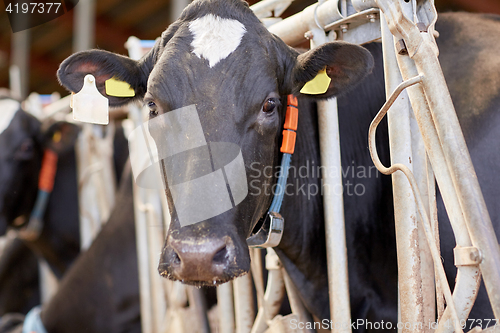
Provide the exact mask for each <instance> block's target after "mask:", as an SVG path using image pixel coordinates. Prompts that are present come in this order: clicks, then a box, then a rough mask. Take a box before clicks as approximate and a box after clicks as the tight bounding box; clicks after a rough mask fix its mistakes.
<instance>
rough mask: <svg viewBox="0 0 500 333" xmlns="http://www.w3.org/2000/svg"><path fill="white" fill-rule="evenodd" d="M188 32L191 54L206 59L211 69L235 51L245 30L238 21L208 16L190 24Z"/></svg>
mask: <svg viewBox="0 0 500 333" xmlns="http://www.w3.org/2000/svg"><path fill="white" fill-rule="evenodd" d="M189 31H191V33H192V34H193V35H194V39H193V42H192V43H191V46H192V47H193V53H194V54H196V55H197V56H198V58H201V57H203V58H205V59H207V60H208V65H209V66H210V68H211V67H214V66H215V65H216V64H217V63H218V62H219V61H221V60H222V59H225V58H227V57H228V56H229V55H230V54H231V53H232V52H233V51H234V50H236V48H237V47H238V45H240V42H241V38H242V37H243V35H244V34H245V32H246V31H247V30H246V29H245V26H244V25H243V24H241V22H239V21H236V20H231V19H225V18H221V17H219V16H215V15H212V14H208V15H205V16H203V17H200V18H197V19H196V20H194V21H192V22H190V23H189Z"/></svg>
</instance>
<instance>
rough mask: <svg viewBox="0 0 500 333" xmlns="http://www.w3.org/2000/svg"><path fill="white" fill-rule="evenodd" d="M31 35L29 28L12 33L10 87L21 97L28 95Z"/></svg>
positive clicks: (13, 92)
mask: <svg viewBox="0 0 500 333" xmlns="http://www.w3.org/2000/svg"><path fill="white" fill-rule="evenodd" d="M30 35H31V34H30V30H29V29H26V30H23V31H19V32H16V33H14V34H12V55H11V59H12V60H11V69H10V80H11V81H10V88H11V90H12V95H13V97H15V98H19V99H25V98H26V97H27V96H28V88H29V53H30Z"/></svg>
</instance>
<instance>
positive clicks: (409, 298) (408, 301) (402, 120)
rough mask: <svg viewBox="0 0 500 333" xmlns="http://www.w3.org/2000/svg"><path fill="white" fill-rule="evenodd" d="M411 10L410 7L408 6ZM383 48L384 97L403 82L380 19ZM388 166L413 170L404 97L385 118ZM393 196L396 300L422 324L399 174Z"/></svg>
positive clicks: (411, 202)
mask: <svg viewBox="0 0 500 333" xmlns="http://www.w3.org/2000/svg"><path fill="white" fill-rule="evenodd" d="M409 6H410V9H411V4H410V5H409ZM380 22H381V29H382V47H383V54H384V74H385V80H386V94H387V96H389V95H390V94H391V93H392V91H394V90H395V88H396V87H397V86H398V85H399V84H400V83H401V82H402V78H401V74H400V72H399V68H398V65H397V61H396V53H395V49H394V39H393V36H392V34H391V32H390V31H389V28H388V26H387V22H386V20H385V18H384V17H383V16H382V17H381V19H380ZM387 117H388V119H387V121H388V127H389V141H390V153H391V164H396V163H402V164H404V165H406V166H407V167H408V168H410V170H412V165H411V160H412V152H411V128H410V105H409V101H408V97H407V96H406V94H404V93H403V94H401V95H400V96H399V97H398V99H397V101H396V102H395V103H394V105H393V106H392V108H391V110H390V111H389V112H388V115H387ZM392 182H393V193H394V218H395V222H396V242H397V253H398V277H399V300H400V312H401V322H403V323H423V304H422V298H421V297H422V295H421V290H422V280H421V276H422V273H421V262H420V250H419V242H418V239H419V237H418V224H417V211H416V206H415V199H414V198H413V193H412V190H411V187H410V185H409V183H408V180H407V179H406V177H405V176H404V175H403V174H402V173H395V174H393V175H392ZM402 331H403V332H410V331H411V332H422V331H423V327H420V326H419V325H418V324H417V325H415V326H412V327H410V329H408V327H407V326H403V328H402Z"/></svg>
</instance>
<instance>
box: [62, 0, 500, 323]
mask: <svg viewBox="0 0 500 333" xmlns="http://www.w3.org/2000/svg"><path fill="white" fill-rule="evenodd" d="M498 25H499V23H498V18H497V17H494V16H470V15H467V14H460V15H443V16H442V18H441V19H440V23H439V25H438V27H437V28H438V30H439V31H440V33H441V37H440V39H439V41H440V47H441V61H442V63H443V69H444V71H445V74H446V76H447V78H448V81H449V84H450V91H451V94H452V96H453V98H454V100H455V103H456V107H457V113H458V115H459V118H460V120H461V122H462V126H463V129H464V133H465V135H466V139H467V141H468V144H469V146H471V147H473V148H474V149H473V151H472V158H473V161H474V163H475V165H476V167H477V173H478V177H479V179H480V182H481V185H482V186H483V188H484V189H485V190H486V193H487V194H486V195H485V197H486V200H487V205H488V208H489V209H490V212H491V216H492V218H493V222H494V224H495V228H496V229H498V215H499V214H498V208H496V207H495V202H498V199H499V197H500V194H499V192H498V186H497V184H498V178H495V177H494V175H489V174H488V173H486V171H487V170H492V169H493V168H497V167H498V165H500V161H499V158H500V157H499V156H498V154H489V155H488V158H487V159H482V158H481V157H482V156H485V153H486V151H485V150H486V149H488V147H496V146H498V143H499V136H498V135H495V129H498V126H500V123H499V121H500V119H499V116H498V113H495V111H496V110H497V109H498V105H499V103H498V102H500V101H499V96H498V82H499V80H498V73H499V71H498V69H499V68H498V67H499V66H500V64H499V63H498V62H495V60H494V58H493V55H495V54H498V45H497V44H496V43H495V42H494V40H495V38H496V39H498V31H500V29H498ZM476 28H477V29H478V30H479V31H482V34H481V38H478V35H477V34H474V32H473V31H474V29H476ZM486 31H488V33H486ZM205 33H207V35H205ZM471 36H475V37H474V38H473V37H471ZM465 41H468V43H467V44H465V43H466V42H465ZM367 48H368V49H369V50H370V52H371V54H372V55H373V57H372V56H370V53H369V52H367V51H366V49H363V48H360V47H357V46H353V45H349V44H346V43H342V42H335V43H329V44H325V45H323V46H321V47H319V48H317V49H315V50H312V51H309V52H306V53H304V54H301V55H299V54H298V53H297V52H296V51H294V50H293V49H291V48H289V47H287V46H286V45H284V43H283V42H282V41H281V40H279V39H278V38H276V37H275V36H273V35H271V34H270V33H268V32H267V30H266V29H265V28H264V26H263V25H261V24H260V22H259V21H258V20H257V18H256V17H255V16H254V15H253V13H252V12H251V11H250V9H249V8H248V5H247V4H246V3H244V2H241V1H238V0H230V1H217V0H200V1H195V2H194V3H193V4H192V5H190V6H189V7H188V8H187V9H186V10H185V11H184V13H183V14H182V16H181V17H180V19H179V20H178V21H176V22H175V23H174V24H172V25H171V26H170V27H169V28H168V29H167V30H166V31H165V32H164V33H163V35H162V37H161V39H160V40H159V41H158V42H157V43H156V45H155V47H154V48H153V50H152V51H151V52H150V53H149V54H148V55H146V56H145V57H144V58H143V59H142V60H140V61H138V62H136V61H133V60H131V59H128V58H126V57H122V56H119V55H116V54H112V53H109V52H106V51H101V50H93V51H85V52H81V53H77V54H75V55H73V56H71V57H69V58H68V59H66V60H65V61H64V62H63V63H62V65H61V67H60V69H59V72H58V75H59V79H60V81H61V83H62V84H63V85H65V86H66V87H67V88H68V89H69V90H71V91H73V92H78V91H79V90H80V89H81V87H82V85H83V78H84V76H85V75H87V74H89V73H90V74H93V75H94V76H95V77H96V80H97V87H98V88H99V89H100V91H101V93H102V94H103V95H104V96H107V95H106V92H105V88H104V86H105V85H104V81H106V80H107V79H109V78H111V77H115V78H118V79H119V80H122V81H125V82H127V83H128V84H130V86H131V87H132V88H133V89H134V90H135V93H136V97H138V98H141V97H143V96H145V102H146V104H147V105H148V106H149V107H150V118H151V119H152V120H154V119H156V118H157V117H159V116H163V115H165V114H169V112H175V111H176V110H178V109H179V108H181V107H184V106H188V105H193V104H195V105H196V109H197V112H198V116H199V118H200V121H201V125H202V127H203V131H204V136H205V138H206V141H208V142H209V143H210V142H232V143H235V144H237V145H238V146H239V147H240V148H241V150H242V153H243V158H244V161H245V166H246V168H247V169H246V171H247V180H248V182H249V183H250V180H254V181H255V180H256V182H254V183H253V184H254V186H253V187H250V186H249V190H250V193H249V195H248V196H247V197H246V198H245V199H244V200H243V202H241V203H240V204H239V205H236V207H235V208H233V209H231V210H229V211H226V212H224V213H222V214H220V215H218V216H216V217H213V218H209V219H206V220H204V221H202V222H200V223H196V224H191V225H187V226H183V227H181V224H180V221H179V218H178V212H177V211H176V206H175V205H174V201H175V200H174V198H173V196H172V188H171V187H167V189H166V190H167V191H166V192H167V199H168V201H169V206H170V209H171V211H172V221H173V222H172V224H171V228H170V230H169V235H168V237H167V240H166V243H165V247H164V249H163V256H162V259H161V262H160V265H159V270H160V273H161V274H163V275H165V276H168V277H169V278H172V279H178V280H183V281H184V282H186V283H191V284H198V285H200V284H201V285H203V284H210V285H212V284H213V283H214V282H215V283H221V282H224V281H227V280H229V279H232V278H234V277H236V276H238V275H241V274H243V273H244V272H246V271H248V269H249V256H248V248H247V246H246V242H245V240H246V238H247V237H248V236H250V235H251V233H252V230H253V228H254V226H255V225H256V224H257V222H258V221H259V219H261V217H262V216H263V215H264V214H265V212H266V210H267V209H268V207H269V204H270V202H271V199H272V198H271V196H270V195H269V191H266V189H267V188H268V187H269V186H270V185H272V184H273V182H275V180H276V179H275V177H274V175H271V176H266V175H265V174H264V172H263V171H264V170H265V168H266V167H276V166H277V165H278V163H279V162H278V161H279V157H280V153H279V143H280V142H281V128H282V123H283V117H284V115H283V109H284V108H283V107H282V105H283V104H284V103H285V100H286V99H285V97H286V95H287V94H289V93H294V94H297V95H300V96H301V97H305V96H302V95H301V94H300V93H299V90H300V89H301V87H302V86H303V85H304V84H305V83H306V82H308V81H309V80H311V79H312V78H313V77H315V76H316V74H317V73H318V72H319V71H320V70H322V69H324V68H325V67H326V72H327V74H328V76H330V77H331V78H332V81H331V83H330V86H329V89H328V91H327V92H326V93H325V94H322V95H318V96H316V97H317V98H328V97H330V96H332V95H341V94H343V95H342V96H341V98H340V99H339V114H340V115H339V117H340V124H341V133H340V135H341V145H342V161H343V167H344V170H350V169H348V167H351V168H352V167H364V168H366V169H367V170H369V169H370V166H372V162H371V159H370V157H369V154H368V151H367V144H366V142H367V129H368V125H369V123H370V122H371V119H372V117H373V116H374V115H375V113H376V112H377V111H378V109H379V108H380V106H381V105H382V104H383V102H384V100H385V98H384V95H385V93H384V86H383V81H382V77H383V74H382V70H381V50H380V47H379V45H377V44H373V45H370V46H367ZM481 62H487V63H488V65H484V66H482V65H481ZM374 64H375V66H374ZM458 64H460V65H458ZM373 66H374V67H373ZM372 67H373V75H370V76H368V78H367V79H366V80H365V81H363V82H362V83H361V84H360V85H358V87H357V89H356V90H355V91H353V90H352V88H353V87H354V86H355V85H357V84H359V82H360V81H362V80H363V78H364V77H365V76H366V75H367V74H368V73H369V72H370V71H371V70H372ZM482 80H485V81H483V82H486V83H481V82H482ZM478 87H481V88H484V89H480V88H478ZM349 90H351V92H350V93H347V91H349ZM107 97H108V98H109V101H110V104H111V105H112V106H117V105H122V104H125V103H127V102H130V101H131V100H132V99H133V98H121V97H114V96H107ZM473 101H477V102H479V103H475V104H471V102H473ZM299 108H300V109H301V116H300V126H299V130H298V132H297V147H296V151H295V155H294V158H293V160H292V166H293V167H294V168H295V169H296V170H298V169H299V167H301V166H303V165H307V163H309V165H316V166H317V165H320V157H319V152H318V130H317V118H316V114H315V112H314V108H313V109H311V104H310V103H308V102H307V100H306V98H304V99H301V102H300V103H299ZM153 130H155V129H154V128H153ZM156 134H158V133H156ZM379 136H380V140H379V147H378V151H379V154H380V155H381V157H382V160H383V161H385V162H386V163H388V160H389V158H388V156H389V151H388V148H387V146H386V145H385V144H384V143H383V142H385V141H386V139H387V131H386V130H384V129H383V128H382V129H381V130H380V131H379ZM155 139H156V143H157V145H158V146H160V147H161V146H162V144H164V142H162V141H161V140H160V139H159V138H158V137H156V136H155ZM164 165H168V161H164ZM252 166H253V167H252ZM185 167H186V168H190V167H192V166H191V165H189V167H188V165H186V166H185ZM163 171H164V172H166V173H167V174H168V172H170V170H168V169H164V170H163ZM343 177H344V181H345V182H346V184H347V182H348V181H349V182H350V184H354V185H356V184H361V185H362V188H363V189H364V191H363V193H362V195H361V194H358V195H353V194H352V192H351V194H349V192H347V191H346V192H344V205H345V216H346V228H347V230H346V232H347V244H348V255H349V258H348V259H349V279H350V286H351V287H350V288H351V290H350V292H351V298H352V299H351V304H352V317H353V319H358V318H366V319H369V320H370V321H371V322H380V321H381V320H384V321H391V322H393V323H395V322H396V320H397V294H396V292H397V265H396V251H395V236H394V225H393V208H392V195H391V182H390V178H389V177H382V176H377V175H374V174H372V175H371V177H370V176H364V177H360V176H357V173H356V172H355V173H350V172H346V173H344V175H343ZM167 178H168V177H167ZM292 181H293V182H297V187H298V188H299V189H300V188H301V186H302V185H304V186H305V188H310V185H315V186H316V187H317V188H319V186H320V185H321V184H320V178H319V177H318V174H316V175H310V176H308V177H302V178H298V179H294V178H293V175H292V178H291V179H289V182H292ZM255 184H257V185H255ZM302 188H304V187H302ZM439 202H440V204H439V205H440V208H441V210H440V212H441V213H440V219H441V220H442V221H443V222H444V221H446V217H444V216H442V215H443V214H444V209H442V208H443V207H442V204H441V201H439ZM200 203H201V202H200ZM201 204H202V203H201ZM322 211H323V207H322V200H321V197H320V196H319V195H316V196H313V197H311V196H308V195H307V194H305V195H303V194H302V193H301V192H297V193H296V194H295V195H289V196H287V197H286V198H285V201H284V204H283V208H282V213H283V215H284V217H285V220H286V228H285V233H284V235H283V239H282V241H281V243H280V245H279V246H278V247H277V251H278V254H279V255H280V258H281V260H282V261H283V263H284V265H285V267H286V269H287V271H288V272H289V273H290V275H291V277H292V279H293V281H294V282H295V284H296V285H297V287H298V289H299V290H300V293H301V295H302V299H303V301H304V303H305V305H306V307H307V308H308V309H309V310H310V311H311V312H312V313H313V314H315V315H316V316H317V317H318V318H328V316H329V309H328V307H329V306H328V297H327V296H328V290H327V283H326V281H327V277H326V276H327V272H326V264H325V263H326V260H325V259H326V254H325V240H324V224H323V213H322ZM442 229H443V230H442V234H443V242H442V244H443V245H445V244H446V245H449V244H450V243H453V238H452V237H451V236H450V235H451V233H450V231H449V227H448V226H447V225H446V223H442ZM450 249H451V247H449V248H448V249H443V257H444V258H445V265H446V269H447V272H448V273H449V274H451V273H452V272H453V270H454V267H453V260H452V259H450V258H452V257H450V256H451V252H450V251H451V250H450ZM452 280H453V278H451V276H450V281H452ZM481 295H483V296H481ZM481 295H480V296H479V298H480V299H481V298H482V297H484V294H481ZM483 300H484V299H483ZM480 310H481V311H480V312H481V313H479V314H474V313H473V314H472V315H473V316H474V315H475V316H477V318H492V315H491V312H490V311H489V310H485V309H484V308H481V309H480ZM394 327H395V326H394Z"/></svg>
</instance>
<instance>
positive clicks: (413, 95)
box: [397, 56, 480, 332]
mask: <svg viewBox="0 0 500 333" xmlns="http://www.w3.org/2000/svg"><path fill="white" fill-rule="evenodd" d="M397 59H398V64H399V66H400V68H401V72H402V74H403V78H404V79H405V80H407V79H409V78H411V77H415V76H417V75H418V71H417V69H416V67H415V64H414V62H413V60H412V59H410V58H409V57H408V56H398V58H397ZM407 92H408V95H409V97H410V100H411V102H412V105H413V109H414V112H415V116H416V119H417V123H418V125H419V128H420V131H421V133H422V135H423V137H424V138H425V140H424V144H425V147H426V150H427V154H428V156H429V161H430V163H431V164H432V169H433V170H435V175H436V179H437V182H438V184H439V188H440V191H441V196H442V197H443V202H444V204H445V207H446V211H447V212H448V215H449V217H450V222H451V225H452V228H453V232H454V234H455V238H456V241H457V245H458V246H464V247H466V246H471V241H470V238H469V235H468V231H467V228H466V224H465V221H464V217H463V214H462V210H461V208H460V203H459V201H458V197H457V195H456V193H455V190H454V185H453V181H452V179H451V176H450V174H449V172H448V166H447V164H446V160H445V157H444V154H443V150H442V147H441V142H440V140H439V138H438V135H437V132H436V128H435V125H434V121H433V119H432V116H431V114H430V110H429V106H428V103H427V100H426V98H425V94H424V90H423V88H422V86H421V85H415V86H412V87H409V88H407ZM429 168H430V167H429ZM434 196H435V192H434ZM431 208H432V207H431ZM433 209H434V210H435V209H436V207H435V203H434V208H433ZM429 216H430V218H431V221H432V220H437V212H436V211H434V213H432V212H431V214H430V215H429ZM433 216H434V218H433ZM436 235H437V234H436ZM437 244H438V245H439V242H438V243H437ZM479 279H480V276H479V272H478V270H477V267H473V266H468V267H465V266H461V267H458V268H457V281H456V284H455V290H454V292H453V299H454V302H455V305H456V309H457V315H458V318H460V319H466V318H467V316H468V315H469V312H470V310H471V308H472V305H473V304H474V300H475V298H476V296H477V291H478V287H479ZM437 288H438V297H439V294H440V293H442V291H440V287H439V284H438V285H437ZM440 302H442V294H441V301H440V300H439V299H438V305H439V304H440ZM443 318H444V321H442V323H441V324H440V326H439V328H438V330H437V331H438V332H447V331H452V330H453V327H452V325H445V322H446V320H447V319H451V313H450V311H449V310H447V311H446V312H445V315H444V317H443Z"/></svg>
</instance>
